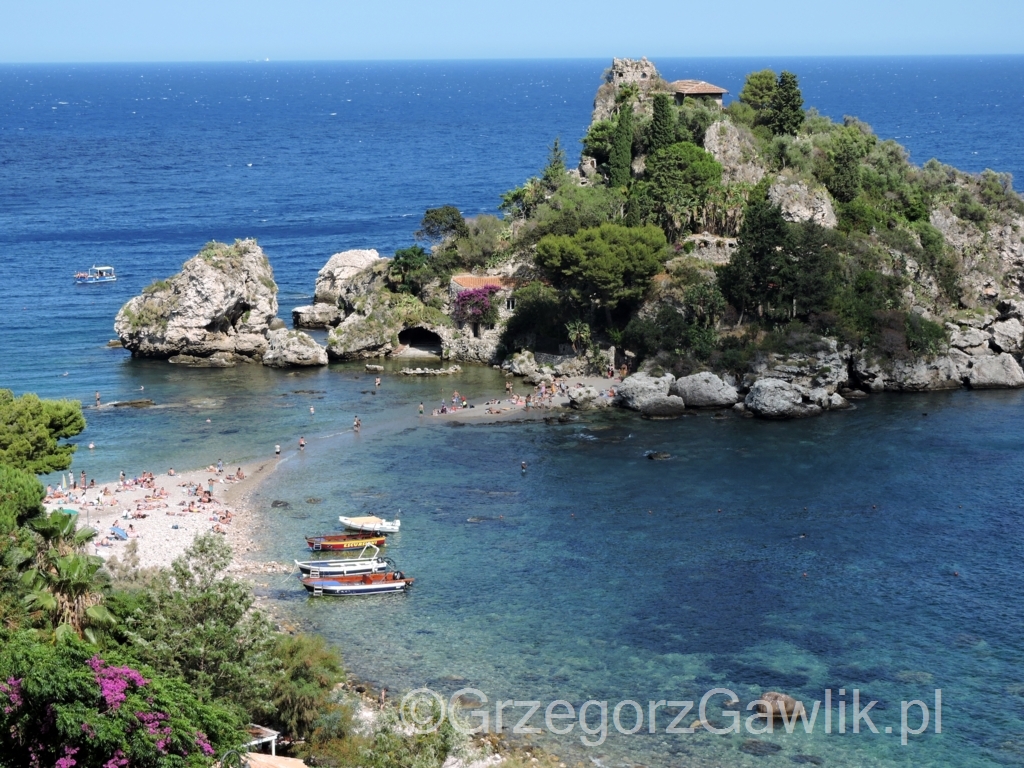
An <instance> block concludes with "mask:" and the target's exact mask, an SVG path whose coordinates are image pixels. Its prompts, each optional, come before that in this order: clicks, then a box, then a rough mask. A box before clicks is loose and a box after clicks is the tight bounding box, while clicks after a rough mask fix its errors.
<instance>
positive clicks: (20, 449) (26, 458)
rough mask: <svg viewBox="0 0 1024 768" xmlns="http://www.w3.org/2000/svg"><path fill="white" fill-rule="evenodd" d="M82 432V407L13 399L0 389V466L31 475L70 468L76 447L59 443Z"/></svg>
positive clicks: (31, 397)
mask: <svg viewBox="0 0 1024 768" xmlns="http://www.w3.org/2000/svg"><path fill="white" fill-rule="evenodd" d="M83 429H85V418H84V417H83V416H82V404H81V403H79V402H77V401H74V400H40V399H39V398H38V397H36V396H35V395H33V394H26V395H22V396H21V397H15V396H14V393H13V392H12V391H11V390H9V389H0V464H6V465H7V466H9V467H14V468H15V469H23V470H25V471H26V472H31V473H32V474H34V475H44V474H49V473H50V472H60V471H62V470H65V469H67V468H68V467H70V466H71V456H72V454H74V452H75V446H73V445H67V444H65V443H60V442H59V441H60V440H63V439H67V438H69V437H74V436H75V435H77V434H78V433H80V432H81V431H82V430H83Z"/></svg>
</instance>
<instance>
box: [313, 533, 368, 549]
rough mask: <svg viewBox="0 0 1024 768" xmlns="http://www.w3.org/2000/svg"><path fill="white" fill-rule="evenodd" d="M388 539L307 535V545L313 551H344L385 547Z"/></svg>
mask: <svg viewBox="0 0 1024 768" xmlns="http://www.w3.org/2000/svg"><path fill="white" fill-rule="evenodd" d="M385 544H387V539H385V538H384V537H383V536H369V535H368V536H352V537H345V538H342V537H335V536H307V537H306V546H307V547H309V549H310V550H312V551H313V552H344V551H346V550H352V549H360V550H361V549H363V547H366V546H371V545H372V546H375V547H383V546H384V545H385Z"/></svg>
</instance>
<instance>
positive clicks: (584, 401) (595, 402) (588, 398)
mask: <svg viewBox="0 0 1024 768" xmlns="http://www.w3.org/2000/svg"><path fill="white" fill-rule="evenodd" d="M606 405H608V399H607V398H606V397H604V396H602V394H601V393H600V392H598V391H597V388H596V387H576V388H574V389H570V390H569V407H570V408H575V409H576V410H578V411H589V410H591V409H593V408H603V407H604V406H606Z"/></svg>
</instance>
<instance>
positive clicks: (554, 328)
mask: <svg viewBox="0 0 1024 768" xmlns="http://www.w3.org/2000/svg"><path fill="white" fill-rule="evenodd" d="M512 298H513V301H514V302H515V310H514V311H513V313H512V317H510V318H509V319H508V321H507V322H506V323H505V328H504V330H503V331H502V334H501V344H502V346H503V347H504V348H505V349H506V350H509V351H511V350H516V349H522V348H524V347H535V348H541V349H551V350H552V351H556V350H557V349H558V344H559V342H560V341H561V339H562V328H563V327H564V323H565V322H566V320H565V315H566V310H565V308H564V307H563V304H562V297H561V295H560V294H559V292H558V291H557V290H555V289H554V288H552V287H551V286H550V285H545V284H544V283H542V282H540V281H535V282H532V283H528V284H527V285H524V286H523V287H522V288H517V289H516V290H515V291H514V292H513V294H512Z"/></svg>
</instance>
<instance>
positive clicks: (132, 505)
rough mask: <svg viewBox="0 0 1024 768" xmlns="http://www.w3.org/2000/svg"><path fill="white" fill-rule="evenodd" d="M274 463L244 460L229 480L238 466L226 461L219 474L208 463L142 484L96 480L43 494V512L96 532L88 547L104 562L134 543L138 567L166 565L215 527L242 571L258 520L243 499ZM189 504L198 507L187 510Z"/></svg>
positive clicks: (233, 564) (163, 475)
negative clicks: (71, 518)
mask: <svg viewBox="0 0 1024 768" xmlns="http://www.w3.org/2000/svg"><path fill="white" fill-rule="evenodd" d="M278 461H279V460H277V459H266V460H263V461H258V462H251V463H249V464H243V465H242V466H241V469H242V474H243V479H242V480H234V479H229V477H231V478H234V476H235V474H236V472H237V468H238V466H239V465H238V464H225V465H224V471H223V472H221V473H218V472H217V471H216V466H210V467H206V468H204V469H195V470H189V471H185V472H175V474H174V475H169V474H167V473H166V472H164V473H163V474H155V475H154V476H153V479H152V482H146V483H145V484H141V483H134V482H133V483H131V484H122V483H121V482H120V481H114V482H107V483H97V484H96V485H95V486H93V487H91V488H87V489H86V490H85V491H84V492H83V491H82V489H81V488H79V489H78V490H76V491H72V492H71V496H70V499H69V498H67V497H65V498H60V497H54V496H49V495H48V496H47V498H46V500H45V501H44V502H43V506H44V507H45V508H46V510H47V512H52V511H54V510H58V509H64V510H66V511H72V512H75V513H77V514H78V518H79V521H78V525H79V527H83V526H86V525H88V526H90V527H92V528H95V529H96V531H97V532H98V534H97V536H96V538H95V539H94V540H93V542H92V543H91V544H90V545H89V551H90V554H96V555H99V556H100V557H102V558H103V559H104V560H106V559H109V558H110V557H111V556H114V555H116V556H117V557H118V558H121V557H123V555H124V551H125V549H126V548H127V546H128V544H129V542H131V541H135V542H137V545H136V546H137V547H138V557H139V564H140V566H141V567H143V568H152V567H157V568H166V567H168V566H170V564H171V563H172V562H173V561H174V560H175V559H176V558H177V557H179V556H180V555H181V554H182V553H183V552H184V551H185V550H186V549H187V548H188V547H189V546H190V545H191V544H192V542H193V541H194V540H195V538H196V537H197V536H199V535H201V534H204V533H209V532H211V531H214V530H215V529H216V530H217V531H219V532H223V534H224V536H225V538H226V539H227V541H228V542H229V543H230V544H231V548H232V552H233V562H232V570H245V566H244V562H243V560H244V555H245V553H247V552H252V551H253V550H254V549H255V548H256V545H255V544H254V543H253V541H252V536H251V532H252V528H253V526H254V525H255V524H256V522H257V521H256V520H255V517H254V515H255V513H254V512H253V510H252V508H251V507H250V505H249V504H248V497H249V494H250V493H252V491H253V490H255V489H256V488H257V487H258V486H259V484H260V483H261V482H263V481H264V480H266V479H267V478H268V477H269V476H270V474H271V473H272V472H273V471H274V469H275V468H276V466H277V464H278ZM129 479H132V478H129ZM132 480H133V479H132ZM211 480H212V483H213V495H212V498H211V501H210V502H209V503H205V504H204V503H201V498H202V493H203V491H205V490H207V489H208V487H209V484H210V482H211ZM190 484H194V485H196V486H198V487H199V494H200V495H196V496H192V495H189V485H190ZM192 502H194V509H195V510H197V511H193V512H190V511H189V504H190V503H192ZM114 525H117V526H118V527H119V528H121V529H122V530H124V531H127V532H128V536H129V538H128V539H127V540H123V539H120V538H118V536H116V535H114V534H113V533H112V532H111V528H112V527H113V526H114Z"/></svg>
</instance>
